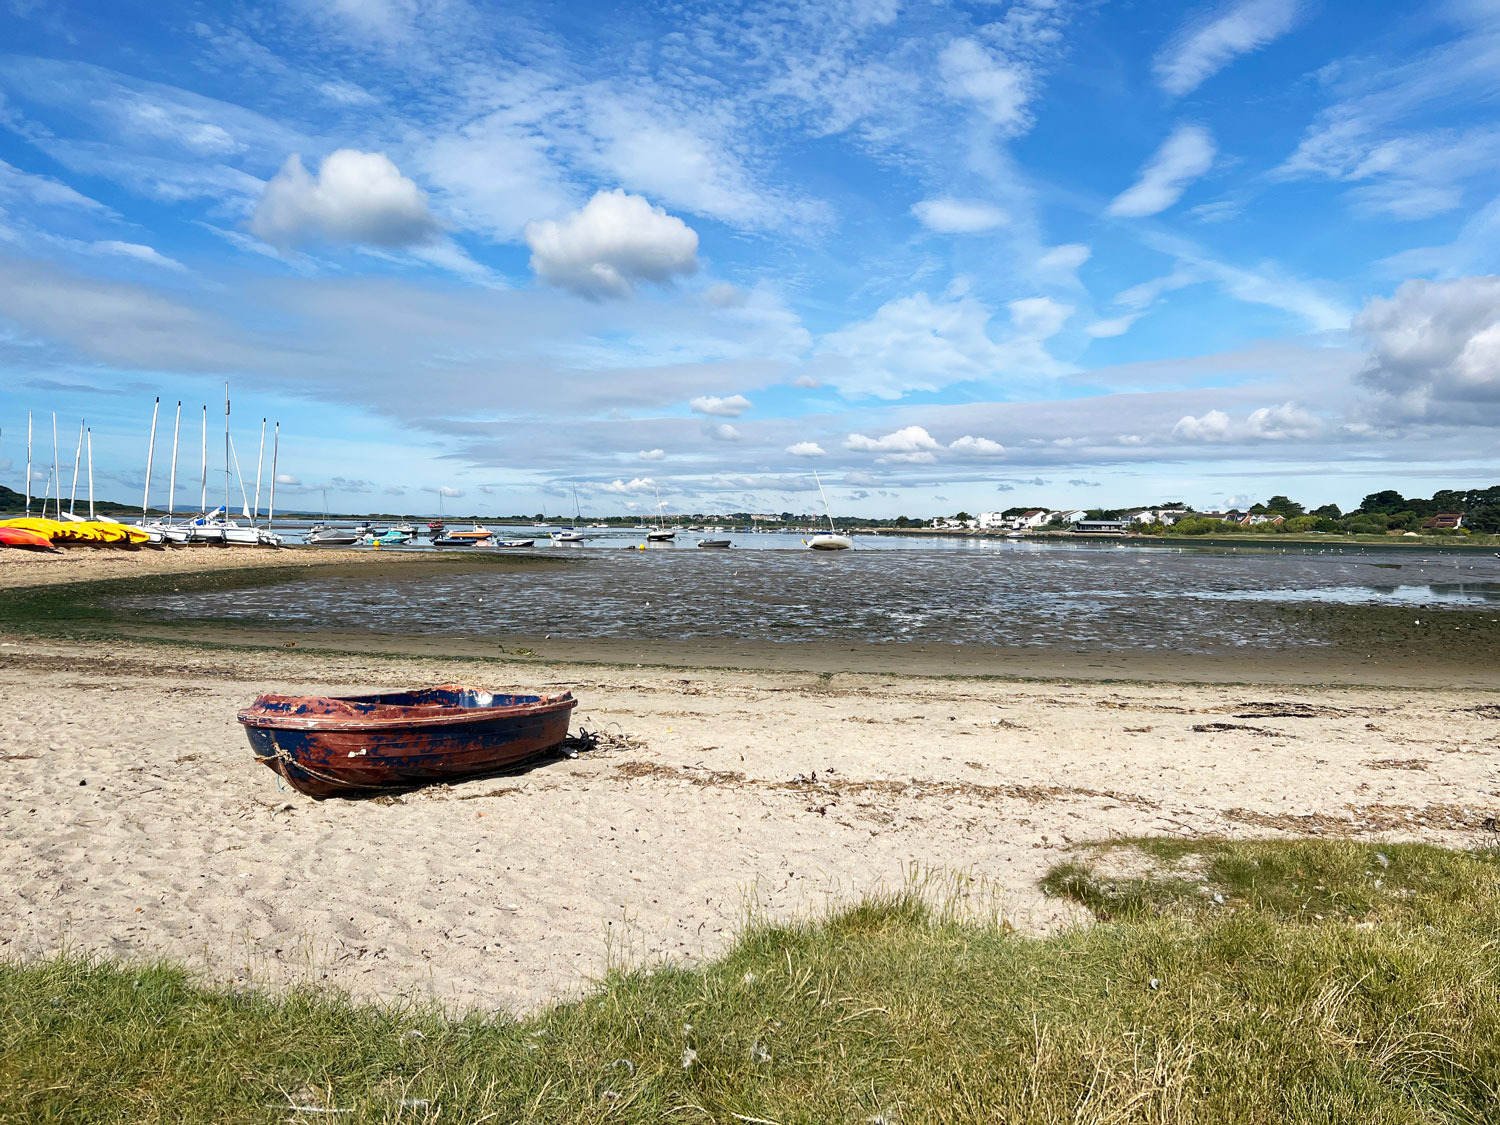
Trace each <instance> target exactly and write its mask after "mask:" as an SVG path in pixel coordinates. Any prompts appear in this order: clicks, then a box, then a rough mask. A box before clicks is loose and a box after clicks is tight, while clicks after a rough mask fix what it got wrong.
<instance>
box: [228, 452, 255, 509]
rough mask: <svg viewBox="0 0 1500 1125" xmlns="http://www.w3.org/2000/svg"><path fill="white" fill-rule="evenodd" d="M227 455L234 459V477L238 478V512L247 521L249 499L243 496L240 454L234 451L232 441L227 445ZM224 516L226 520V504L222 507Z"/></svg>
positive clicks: (243, 485)
mask: <svg viewBox="0 0 1500 1125" xmlns="http://www.w3.org/2000/svg"><path fill="white" fill-rule="evenodd" d="M229 453H230V456H232V457H233V458H234V475H235V476H237V477H238V478H239V481H240V511H242V512H244V513H245V518H246V519H249V518H250V497H248V496H246V495H245V474H244V473H242V472H240V454H239V450H237V449H235V447H234V442H232V441H231V442H230V443H229ZM224 515H225V517H226V518H228V516H229V505H228V504H225V505H224Z"/></svg>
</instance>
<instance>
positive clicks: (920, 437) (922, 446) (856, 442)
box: [844, 426, 942, 453]
mask: <svg viewBox="0 0 1500 1125" xmlns="http://www.w3.org/2000/svg"><path fill="white" fill-rule="evenodd" d="M844 448H845V449H852V450H854V451H855V452H857V453H923V452H927V451H930V450H935V449H941V448H942V446H941V445H939V444H938V443H937V441H936V440H934V438H933V436H932V435H931V434H929V433H928V432H927V431H926V430H924V429H923V428H922V427H921V426H906V427H905V428H903V429H900V430H896V431H894V432H893V433H889V434H886V435H885V437H880V438H872V437H866V436H865V435H864V434H850V435H849V436H848V437H847V438H845V439H844Z"/></svg>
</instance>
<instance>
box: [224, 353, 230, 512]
mask: <svg viewBox="0 0 1500 1125" xmlns="http://www.w3.org/2000/svg"><path fill="white" fill-rule="evenodd" d="M224 518H225V519H228V518H229V383H228V382H227V381H226V382H225V384H224Z"/></svg>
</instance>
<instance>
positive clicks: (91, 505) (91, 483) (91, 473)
mask: <svg viewBox="0 0 1500 1125" xmlns="http://www.w3.org/2000/svg"><path fill="white" fill-rule="evenodd" d="M88 445H89V519H90V520H92V519H93V518H94V431H93V430H89V431H88Z"/></svg>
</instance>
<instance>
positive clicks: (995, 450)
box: [948, 434, 1005, 457]
mask: <svg viewBox="0 0 1500 1125" xmlns="http://www.w3.org/2000/svg"><path fill="white" fill-rule="evenodd" d="M948 448H949V449H951V450H952V451H953V452H954V453H957V454H959V455H960V456H963V457H1003V456H1004V455H1005V446H1003V445H1001V444H1000V443H999V442H998V441H991V440H990V439H989V438H983V437H971V436H970V435H968V434H965V435H964V436H963V437H961V438H959V439H958V440H957V441H950V442H949V443H948Z"/></svg>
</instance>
